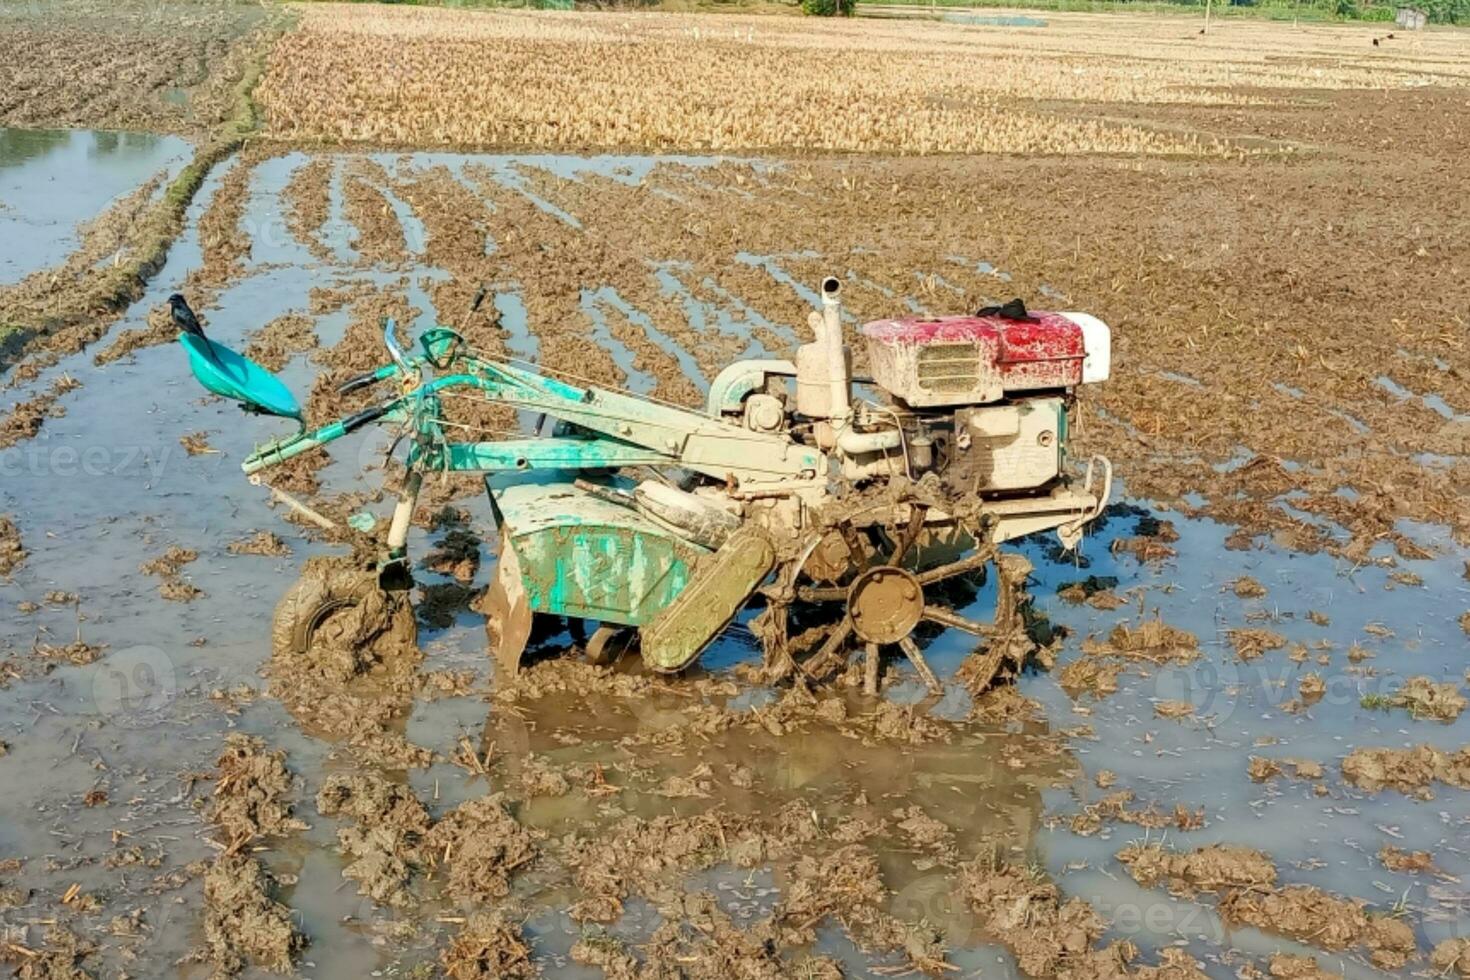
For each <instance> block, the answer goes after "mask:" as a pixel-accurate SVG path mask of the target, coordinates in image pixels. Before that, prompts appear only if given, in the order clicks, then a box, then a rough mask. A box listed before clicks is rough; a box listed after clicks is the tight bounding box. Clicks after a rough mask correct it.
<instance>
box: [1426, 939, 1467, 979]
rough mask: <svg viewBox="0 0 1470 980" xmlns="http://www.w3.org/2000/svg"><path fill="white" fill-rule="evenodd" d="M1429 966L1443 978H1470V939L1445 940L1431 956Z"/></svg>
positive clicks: (1435, 948)
mask: <svg viewBox="0 0 1470 980" xmlns="http://www.w3.org/2000/svg"><path fill="white" fill-rule="evenodd" d="M1429 965H1430V966H1432V967H1433V968H1434V972H1435V973H1437V974H1439V975H1440V976H1442V977H1443V976H1459V977H1470V939H1446V940H1444V941H1443V942H1441V943H1440V944H1439V945H1438V946H1435V947H1434V950H1433V951H1432V952H1431V953H1430V954H1429Z"/></svg>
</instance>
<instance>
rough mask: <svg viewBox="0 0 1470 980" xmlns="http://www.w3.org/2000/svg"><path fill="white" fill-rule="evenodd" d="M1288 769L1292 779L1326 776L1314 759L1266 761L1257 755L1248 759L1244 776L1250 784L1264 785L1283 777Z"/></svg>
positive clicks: (1320, 765) (1266, 759)
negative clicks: (1249, 780)
mask: <svg viewBox="0 0 1470 980" xmlns="http://www.w3.org/2000/svg"><path fill="white" fill-rule="evenodd" d="M1288 769H1290V770H1291V778H1293V779H1321V778H1322V777H1323V776H1324V775H1326V773H1325V771H1324V770H1323V768H1322V763H1320V762H1317V761H1316V760H1315V759H1268V758H1266V757H1265V756H1259V755H1253V756H1251V757H1250V762H1249V763H1248V764H1247V766H1246V775H1248V776H1250V778H1251V781H1252V782H1257V783H1264V782H1266V781H1268V780H1271V779H1275V778H1276V777H1277V776H1281V775H1285V774H1286V770H1288Z"/></svg>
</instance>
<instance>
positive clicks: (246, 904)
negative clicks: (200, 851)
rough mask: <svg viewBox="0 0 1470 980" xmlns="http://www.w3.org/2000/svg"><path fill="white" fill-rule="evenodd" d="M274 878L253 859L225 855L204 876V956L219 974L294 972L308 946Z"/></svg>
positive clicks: (237, 855)
mask: <svg viewBox="0 0 1470 980" xmlns="http://www.w3.org/2000/svg"><path fill="white" fill-rule="evenodd" d="M275 890H276V882H275V879H274V878H272V877H271V875H270V872H268V871H266V869H265V868H264V866H262V865H261V863H260V862H259V861H257V860H255V859H254V858H249V857H244V856H242V855H239V854H230V855H226V856H224V857H221V858H220V859H219V860H218V861H216V862H215V863H214V865H213V866H212V867H210V869H209V871H208V872H207V873H206V874H205V876H204V944H205V955H206V956H207V958H208V959H209V961H210V962H211V963H213V964H214V966H215V968H216V970H217V971H219V973H221V974H224V975H227V976H232V975H234V974H236V973H239V972H241V971H242V970H244V969H245V968H246V967H248V966H256V967H260V968H261V969H264V970H270V971H272V972H274V973H289V972H290V971H291V967H292V964H293V963H294V962H295V960H296V958H297V957H298V956H299V955H300V953H301V951H302V950H303V949H304V948H305V947H306V937H305V936H304V935H303V934H302V933H301V932H300V931H298V930H297V929H296V927H295V925H294V924H293V923H292V918H291V910H290V909H288V908H287V907H286V906H284V905H282V904H281V903H280V902H277V901H276V900H275V899H274V898H273V895H274V894H275Z"/></svg>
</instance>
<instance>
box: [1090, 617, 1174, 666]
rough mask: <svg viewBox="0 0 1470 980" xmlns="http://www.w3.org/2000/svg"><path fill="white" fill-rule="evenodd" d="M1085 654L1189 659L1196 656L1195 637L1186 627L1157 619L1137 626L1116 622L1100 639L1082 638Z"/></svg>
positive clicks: (1161, 660)
mask: <svg viewBox="0 0 1470 980" xmlns="http://www.w3.org/2000/svg"><path fill="white" fill-rule="evenodd" d="M1082 652H1083V653H1085V654H1087V655H1088V656H1102V657H1123V658H1126V659H1137V660H1148V661H1150V662H1153V663H1189V662H1191V661H1193V660H1194V659H1195V658H1197V657H1198V656H1199V639H1198V638H1197V637H1195V635H1194V634H1193V633H1191V632H1189V631H1188V630H1182V629H1179V628H1178V627H1175V626H1170V625H1169V624H1168V623H1165V622H1164V621H1163V620H1161V619H1148V620H1144V621H1143V622H1142V623H1140V624H1139V625H1138V626H1136V627H1135V626H1129V625H1128V624H1127V623H1119V624H1118V625H1117V626H1115V627H1114V628H1113V631H1112V632H1111V633H1109V634H1108V638H1107V640H1106V641H1104V642H1101V643H1100V642H1098V641H1097V640H1095V639H1094V638H1092V637H1088V638H1087V639H1086V640H1084V641H1083V642H1082Z"/></svg>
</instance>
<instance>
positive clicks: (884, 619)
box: [847, 565, 924, 643]
mask: <svg viewBox="0 0 1470 980" xmlns="http://www.w3.org/2000/svg"><path fill="white" fill-rule="evenodd" d="M847 616H848V619H850V620H851V621H852V628H853V631H854V632H856V633H857V635H858V636H860V637H862V638H863V639H864V640H866V641H867V642H869V643H897V642H898V641H899V640H902V639H904V638H905V637H906V636H908V635H909V634H910V633H912V632H913V631H914V627H915V626H917V625H919V620H920V619H922V618H923V616H924V589H923V587H922V586H921V585H920V584H919V580H918V579H917V578H915V577H914V575H913V573H911V572H908V571H905V570H904V569H902V568H896V567H894V566H892V565H878V566H876V567H874V568H870V569H868V570H867V571H866V572H864V573H863V574H862V575H860V576H858V580H857V581H856V582H854V583H852V588H851V589H850V590H848V593H847Z"/></svg>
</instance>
